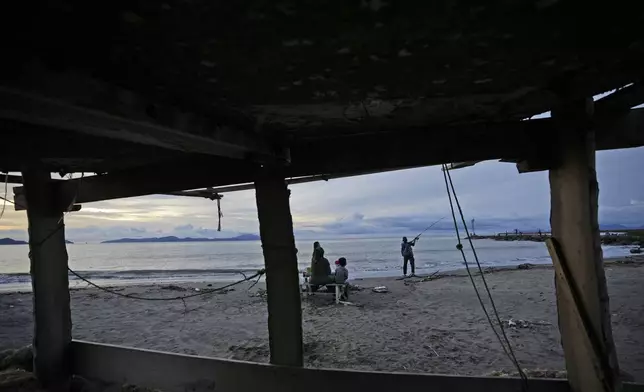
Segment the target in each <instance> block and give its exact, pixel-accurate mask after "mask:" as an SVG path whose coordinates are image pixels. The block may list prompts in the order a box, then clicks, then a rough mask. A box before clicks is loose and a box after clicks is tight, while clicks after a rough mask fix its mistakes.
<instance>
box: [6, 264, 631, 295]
mask: <svg viewBox="0 0 644 392" xmlns="http://www.w3.org/2000/svg"><path fill="white" fill-rule="evenodd" d="M469 264H470V271H471V272H472V275H473V276H479V275H480V271H479V270H478V267H477V266H476V264H475V263H471V262H470V263H469ZM623 264H642V265H644V255H629V256H616V257H607V258H605V259H604V265H605V266H611V265H623ZM481 268H482V270H483V273H484V274H486V275H487V274H491V273H499V272H508V271H521V270H533V269H552V268H554V266H553V265H552V263H548V264H545V263H539V264H537V263H529V262H527V263H514V264H508V265H501V266H481ZM217 271H220V272H221V271H223V270H217ZM349 271H351V270H349ZM171 272H172V270H168V273H171ZM242 272H244V273H246V274H247V275H249V274H250V275H252V274H253V273H254V272H256V271H255V270H253V271H242ZM350 273H351V272H350ZM230 275H232V276H235V278H231V279H226V280H205V279H203V277H199V276H195V277H194V278H193V279H176V278H168V279H167V280H159V279H157V280H156V281H155V282H154V283H153V282H148V281H144V280H133V281H128V280H120V281H112V280H110V279H90V280H92V282H94V283H96V284H98V285H100V286H103V287H110V288H114V287H116V288H133V287H140V288H154V287H169V286H177V285H179V286H181V285H183V286H185V285H191V287H192V288H193V289H194V288H199V289H207V288H209V287H215V288H216V285H218V284H222V285H223V284H226V283H230V282H235V281H237V280H241V278H242V276H241V275H240V274H239V273H238V272H235V273H233V272H230ZM300 275H301V271H300ZM432 275H437V277H438V278H450V277H453V278H458V277H467V276H468V274H467V269H466V268H465V267H460V268H454V269H447V270H440V269H437V270H436V271H433V272H431V273H428V274H418V275H415V276H414V277H412V278H407V279H406V280H409V279H413V278H417V279H421V280H422V279H423V278H428V277H430V276H432ZM71 277H73V275H71V274H70V278H71ZM264 279H265V278H264V277H262V278H261V279H260V284H259V287H263V285H264ZM382 280H402V277H401V276H400V274H395V275H394V274H391V275H382V276H369V277H357V278H350V279H349V281H350V282H351V283H353V282H370V281H382ZM72 283H74V285H72ZM300 283H303V281H301V282H300ZM19 284H20V285H21V287H15V286H14V287H11V286H12V284H11V283H6V284H0V295H4V294H11V293H17V294H23V293H31V292H32V289H31V284H30V283H25V282H21V283H19ZM3 286H7V287H3ZM25 286H27V287H25ZM69 290H70V291H77V290H97V289H96V288H94V287H92V286H90V285H88V284H87V283H85V282H83V281H82V280H80V279H70V287H69Z"/></svg>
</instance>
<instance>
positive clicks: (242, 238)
mask: <svg viewBox="0 0 644 392" xmlns="http://www.w3.org/2000/svg"><path fill="white" fill-rule="evenodd" d="M259 239H260V238H259V236H258V235H255V234H242V235H238V236H237V237H230V238H192V237H186V238H179V237H175V236H168V237H154V238H120V239H118V240H109V241H103V242H101V244H130V243H144V242H223V241H257V240H259Z"/></svg>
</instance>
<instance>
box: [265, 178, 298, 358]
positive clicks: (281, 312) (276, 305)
mask: <svg viewBox="0 0 644 392" xmlns="http://www.w3.org/2000/svg"><path fill="white" fill-rule="evenodd" d="M255 194H256V199H257V214H258V216H259V234H260V236H261V238H262V250H263V252H264V263H265V265H266V293H267V296H268V297H267V298H268V335H269V347H270V352H271V363H272V364H276V365H285V366H302V361H303V348H302V307H301V304H300V280H299V276H298V274H299V271H298V267H297V251H296V249H295V238H294V236H293V219H292V217H291V209H290V206H289V197H290V194H289V190H288V189H287V187H286V183H285V182H284V174H283V172H282V171H280V170H279V169H273V168H270V169H269V168H265V169H264V170H263V171H262V172H261V173H260V174H259V176H258V178H257V180H256V181H255Z"/></svg>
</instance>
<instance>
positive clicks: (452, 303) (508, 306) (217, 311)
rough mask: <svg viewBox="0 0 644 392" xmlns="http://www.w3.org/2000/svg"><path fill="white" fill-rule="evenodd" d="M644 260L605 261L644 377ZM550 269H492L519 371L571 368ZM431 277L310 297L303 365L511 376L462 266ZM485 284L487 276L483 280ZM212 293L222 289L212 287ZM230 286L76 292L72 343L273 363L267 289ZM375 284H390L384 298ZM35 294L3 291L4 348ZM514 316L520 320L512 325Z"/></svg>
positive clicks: (628, 352)
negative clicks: (339, 297)
mask: <svg viewBox="0 0 644 392" xmlns="http://www.w3.org/2000/svg"><path fill="white" fill-rule="evenodd" d="M642 267H644V263H643V262H641V260H633V258H618V260H614V261H613V260H608V261H607V263H606V268H605V273H606V280H607V283H608V290H609V295H610V306H611V321H612V324H613V336H614V340H615V344H616V346H617V353H618V355H619V361H620V367H621V368H622V369H623V370H624V371H625V372H627V373H630V374H631V375H632V376H633V377H634V378H635V380H637V381H644V349H642V348H644V330H642V328H641V323H642V320H644V286H643V285H642V284H641V282H642V280H643V279H644V268H642ZM553 274H554V273H553V271H552V267H551V266H546V265H539V266H535V267H534V268H528V269H519V268H518V267H514V268H497V269H494V268H492V269H491V270H487V273H486V275H485V277H486V281H487V283H488V285H489V287H490V290H491V291H492V295H493V297H494V301H495V303H496V306H497V309H498V312H499V316H500V318H501V320H502V321H503V323H504V325H505V326H506V332H507V334H508V337H509V339H510V340H511V342H512V344H513V346H514V347H515V349H516V355H517V358H518V359H519V361H520V363H521V366H522V368H525V369H528V370H536V369H541V370H544V369H548V370H563V369H564V359H563V352H562V349H561V343H560V339H561V337H560V334H559V330H558V323H557V307H556V296H555V287H554V279H553ZM444 275H445V276H441V278H438V279H436V278H434V279H431V280H423V278H410V279H405V280H399V279H397V278H395V277H390V278H365V279H360V280H357V279H356V280H354V281H353V283H354V284H356V285H358V286H360V287H361V288H362V289H361V290H358V291H351V293H350V297H349V301H350V302H351V303H353V306H351V305H336V304H335V301H334V299H333V295H331V294H326V293H322V292H318V293H315V294H314V295H312V296H310V297H304V298H303V300H302V329H303V342H304V362H305V366H307V367H312V368H345V369H355V370H374V371H404V372H416V373H438V374H461V375H489V374H491V373H493V372H497V371H502V370H506V371H511V370H512V363H511V362H510V361H509V360H508V359H507V357H506V356H505V354H504V353H503V350H502V349H501V347H500V345H499V342H498V341H497V340H496V338H495V336H494V334H493V332H492V331H491V330H490V326H489V324H487V321H486V319H485V316H484V314H483V312H482V311H481V308H480V304H479V303H478V302H477V301H476V297H475V293H474V291H473V289H472V284H471V282H470V279H469V278H468V277H467V275H466V273H465V272H464V271H463V270H460V271H454V272H447V271H445V272H444ZM475 279H476V280H477V282H478V281H480V277H475ZM477 285H478V284H477ZM213 286H215V287H217V286H216V285H215V284H213ZM251 286H252V283H250V282H245V283H243V284H240V285H239V286H235V287H234V288H233V289H234V290H227V291H225V292H224V291H221V292H218V293H209V294H207V295H203V296H199V297H193V298H190V299H186V300H185V304H184V303H183V302H182V301H161V302H159V301H142V300H132V299H127V298H122V297H118V296H115V295H113V294H109V293H105V292H102V291H99V290H97V289H94V288H86V289H76V290H71V292H70V297H71V311H72V320H73V323H72V328H73V330H72V336H73V337H74V339H80V340H87V341H94V342H99V343H108V344H117V345H122V346H129V347H138V348H144V349H152V350H160V351H168V352H174V353H180V354H190V355H202V356H209V357H215V358H228V359H236V360H246V361H253V362H268V357H269V342H268V327H267V322H266V319H267V317H268V312H267V305H266V291H265V289H264V285H263V284H262V283H260V284H258V285H256V286H254V287H251ZM375 286H386V287H387V289H388V290H387V292H386V293H376V292H374V291H373V290H372V288H373V287H375ZM195 288H199V289H200V290H201V289H202V288H203V289H206V288H208V287H207V285H206V283H205V282H204V283H200V284H198V285H194V284H187V285H186V284H170V285H165V284H163V285H159V284H157V285H148V286H129V287H119V288H116V289H115V291H117V292H118V293H120V294H126V295H127V294H131V295H137V296H142V297H149V298H151V297H177V296H185V295H188V294H191V292H192V293H194V291H195ZM32 305H33V302H32V294H31V293H20V294H19V293H6V294H3V295H0V308H1V309H2V310H3V317H2V318H0V350H2V349H5V348H16V347H21V346H24V345H27V344H29V343H30V342H31V339H32V336H31V334H32V329H31V326H32V323H33V316H32ZM509 320H513V321H514V322H513V323H510V322H509Z"/></svg>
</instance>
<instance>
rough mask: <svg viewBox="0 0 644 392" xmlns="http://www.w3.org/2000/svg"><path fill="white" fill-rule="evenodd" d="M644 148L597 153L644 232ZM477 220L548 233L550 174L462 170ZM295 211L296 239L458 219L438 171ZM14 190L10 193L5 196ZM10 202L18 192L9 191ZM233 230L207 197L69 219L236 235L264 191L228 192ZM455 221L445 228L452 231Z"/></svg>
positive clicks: (7, 227)
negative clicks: (452, 216) (219, 224)
mask: <svg viewBox="0 0 644 392" xmlns="http://www.w3.org/2000/svg"><path fill="white" fill-rule="evenodd" d="M642 168H644V148H637V149H628V150H614V151H606V152H599V153H597V173H598V178H599V187H600V223H601V224H604V225H606V224H624V225H631V226H641V225H644V178H643V177H642ZM452 176H453V180H454V185H455V187H456V191H457V194H458V197H459V199H460V201H461V203H462V205H463V209H464V212H465V215H466V217H467V219H468V221H469V220H470V219H472V218H474V219H476V226H477V229H478V231H479V232H482V231H487V232H495V231H504V230H506V229H507V230H513V229H514V228H518V229H520V230H524V231H527V230H536V229H539V228H541V229H543V230H547V229H548V227H549V225H548V219H549V218H548V217H549V211H550V196H549V185H548V175H547V172H539V173H528V174H518V173H517V171H516V168H515V166H514V164H510V163H500V162H494V161H490V162H483V163H479V164H477V165H476V166H474V167H469V168H464V169H459V170H455V171H453V172H452ZM290 188H291V192H292V195H291V210H292V213H293V221H294V227H295V231H296V236H298V237H300V238H314V237H317V238H331V237H340V236H356V235H370V236H373V235H383V236H384V235H412V236H413V235H416V234H417V233H418V232H419V231H421V230H422V229H423V228H424V227H426V226H428V225H429V224H430V223H432V221H434V220H436V219H438V218H440V217H442V216H445V215H448V214H449V204H448V201H447V196H446V192H445V186H444V183H443V178H442V173H441V171H440V169H439V167H438V166H434V167H427V168H421V169H412V170H404V171H397V172H389V173H382V174H374V175H368V176H362V177H353V178H345V179H337V180H331V181H328V182H318V183H308V184H300V185H293V186H291V187H290ZM2 192H4V190H2ZM9 195H12V192H11V189H9ZM222 208H223V213H224V218H223V231H222V232H221V233H217V231H216V229H217V207H216V204H215V202H212V201H210V200H205V199H203V200H202V199H195V198H187V197H172V196H148V197H139V198H130V199H121V200H113V201H105V202H98V203H89V204H85V205H83V208H82V210H81V211H78V212H73V213H70V214H68V216H67V218H66V228H67V238H68V239H70V240H72V241H89V242H95V241H102V240H106V239H114V238H121V237H153V236H163V235H176V236H180V237H187V236H192V237H217V236H219V237H227V236H232V235H236V234H238V233H258V230H259V227H258V220H257V210H256V208H255V193H254V191H244V192H235V193H229V194H225V196H224V198H223V200H222ZM449 224H450V223H449V221H448V220H447V219H446V220H444V221H443V222H441V223H440V224H439V225H437V227H438V228H439V229H448V228H449ZM26 228H27V219H26V213H25V212H16V211H13V206H11V205H7V208H6V211H5V213H4V216H3V217H2V219H1V220H0V237H12V238H17V239H26Z"/></svg>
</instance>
